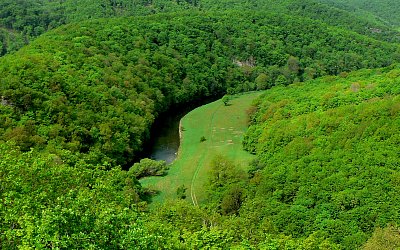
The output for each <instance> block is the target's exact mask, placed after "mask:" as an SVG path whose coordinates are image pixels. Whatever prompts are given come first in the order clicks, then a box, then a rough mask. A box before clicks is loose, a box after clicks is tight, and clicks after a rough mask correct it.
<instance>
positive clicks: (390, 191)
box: [241, 66, 400, 249]
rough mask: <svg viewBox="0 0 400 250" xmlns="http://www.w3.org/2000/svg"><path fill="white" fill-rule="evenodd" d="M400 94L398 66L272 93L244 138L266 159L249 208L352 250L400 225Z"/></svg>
mask: <svg viewBox="0 0 400 250" xmlns="http://www.w3.org/2000/svg"><path fill="white" fill-rule="evenodd" d="M399 98H400V68H399V67H398V66H396V67H394V68H387V69H382V70H363V71H359V72H354V73H350V74H349V75H343V76H342V77H325V78H321V79H319V80H316V81H311V82H306V83H304V84H298V85H292V86H289V87H286V88H277V87H275V88H273V89H271V90H269V91H268V92H267V93H266V94H265V95H264V96H263V97H261V98H260V100H259V103H258V104H257V107H258V110H257V112H256V114H255V115H254V116H253V120H252V125H251V126H250V128H249V130H248V132H247V134H246V136H245V139H244V146H245V148H247V149H248V150H249V151H251V152H254V153H255V154H256V155H257V157H258V160H257V161H255V162H254V164H253V170H252V171H251V174H252V176H253V177H252V179H251V181H250V183H251V186H252V191H251V192H250V193H252V195H251V198H249V199H248V200H247V201H246V202H245V203H244V205H243V210H241V213H243V215H244V214H245V213H257V214H258V216H260V217H263V218H265V219H266V220H268V221H270V222H271V223H272V224H273V225H274V227H276V228H277V229H278V231H280V232H284V233H285V234H291V235H297V236H298V237H301V236H307V235H310V234H321V235H324V236H326V237H328V238H330V239H332V240H333V241H334V242H336V243H340V244H341V245H342V246H343V247H344V249H356V248H357V247H359V246H360V245H361V244H362V243H363V242H364V241H365V240H366V239H367V238H368V237H369V235H370V234H371V232H372V231H373V229H374V228H375V227H377V226H380V227H385V226H386V225H387V224H388V223H394V224H399V223H400V221H399V219H398V218H399V217H398V211H399V204H400V203H399V200H400V196H399V170H400V166H399V158H400V155H399V152H400V136H399V133H398V131H399V130H400V105H399V100H400V99H399Z"/></svg>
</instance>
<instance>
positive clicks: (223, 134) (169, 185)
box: [141, 92, 261, 205]
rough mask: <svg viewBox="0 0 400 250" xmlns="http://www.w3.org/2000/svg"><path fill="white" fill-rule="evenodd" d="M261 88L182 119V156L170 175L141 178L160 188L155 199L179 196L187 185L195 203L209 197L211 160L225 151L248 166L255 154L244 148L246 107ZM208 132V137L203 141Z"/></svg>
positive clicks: (243, 166)
mask: <svg viewBox="0 0 400 250" xmlns="http://www.w3.org/2000/svg"><path fill="white" fill-rule="evenodd" d="M260 94H261V93H260V92H253V93H247V94H243V95H236V96H233V98H232V100H231V101H230V102H229V103H230V105H229V106H225V105H224V104H223V102H222V101H221V100H218V101H215V102H212V103H209V104H207V105H204V106H201V107H199V108H197V109H195V110H193V111H191V112H190V113H188V114H187V115H186V116H185V117H183V118H182V120H181V131H182V138H181V146H180V149H179V153H178V158H177V159H176V160H175V161H174V162H173V163H172V164H171V166H170V170H169V172H168V175H167V176H164V177H149V178H145V179H143V180H141V183H142V184H143V186H144V187H147V188H150V189H155V190H158V191H160V194H158V195H157V196H155V197H154V198H153V201H154V202H155V203H157V202H163V201H165V200H168V199H176V198H177V195H176V190H177V188H178V187H179V186H182V185H184V186H185V187H186V188H187V192H186V194H187V198H186V199H187V200H188V201H190V202H192V203H193V204H195V205H198V203H201V202H202V201H203V200H204V199H205V189H206V187H205V186H206V183H207V175H208V172H209V170H210V169H209V165H210V164H209V163H210V162H211V160H212V159H213V158H214V157H215V156H216V155H219V154H221V155H224V156H226V157H227V158H228V159H230V160H232V161H234V162H235V163H236V164H237V165H238V166H239V167H242V168H246V167H247V165H248V162H249V161H250V160H251V159H252V158H253V156H252V155H251V154H249V153H247V152H246V151H244V150H243V148H242V143H241V142H242V138H243V133H244V132H245V130H246V128H247V113H246V110H247V109H248V108H249V107H250V106H251V103H252V101H253V100H254V98H256V97H257V96H259V95H260ZM202 136H204V137H205V138H206V140H205V141H204V142H200V138H201V137H202Z"/></svg>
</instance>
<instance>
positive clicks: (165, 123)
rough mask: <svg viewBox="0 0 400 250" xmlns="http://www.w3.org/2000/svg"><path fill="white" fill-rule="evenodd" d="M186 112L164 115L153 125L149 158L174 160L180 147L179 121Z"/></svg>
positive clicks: (168, 162) (169, 161)
mask: <svg viewBox="0 0 400 250" xmlns="http://www.w3.org/2000/svg"><path fill="white" fill-rule="evenodd" d="M185 114H186V112H179V113H177V114H171V115H163V116H162V117H160V118H159V119H158V120H157V121H156V122H155V124H154V125H153V127H152V131H151V137H152V139H151V140H150V142H149V148H148V152H149V154H148V156H147V157H148V158H150V159H153V160H164V161H166V162H167V164H170V163H171V162H173V161H174V160H175V158H176V156H177V153H178V149H179V143H180V138H179V122H180V119H181V118H182V117H183V116H184V115H185Z"/></svg>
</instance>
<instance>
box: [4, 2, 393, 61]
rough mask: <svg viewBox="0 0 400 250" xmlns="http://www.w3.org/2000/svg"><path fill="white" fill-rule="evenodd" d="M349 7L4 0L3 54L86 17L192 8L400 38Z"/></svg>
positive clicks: (329, 4)
mask: <svg viewBox="0 0 400 250" xmlns="http://www.w3.org/2000/svg"><path fill="white" fill-rule="evenodd" d="M336 2H338V1H336ZM336 2H335V3H336ZM354 2H356V1H354ZM325 3H327V4H325ZM373 5H374V4H373ZM375 5H376V4H375ZM381 5H382V4H381ZM349 6H350V5H344V4H339V5H338V4H332V1H331V0H306V1H304V0H303V1H300V0H285V1H277V0H265V1H251V2H249V1H244V0H221V1H209V0H193V1H192V0H182V1H181V0H157V1H155V0H154V1H153V0H149V1H145V0H143V1H128V0H113V1H107V0H101V1H92V0H79V1H77V0H63V1H61V0H57V1H50V0H40V1H37V0H24V1H21V0H20V1H14V0H1V1H0V56H2V55H5V54H7V53H10V52H14V51H16V50H18V49H19V48H21V47H22V46H24V45H26V44H28V43H29V41H31V40H33V39H35V38H36V37H37V36H39V35H41V34H43V33H44V32H46V31H48V30H51V29H54V28H56V27H58V26H60V25H63V24H67V23H71V22H79V21H84V20H88V19H98V18H110V17H121V16H124V17H128V16H145V15H152V14H155V13H165V12H181V11H184V10H188V9H191V10H195V11H196V10H204V11H210V10H212V11H226V10H237V11H241V10H243V9H246V10H253V11H260V10H262V11H266V12H279V13H285V14H288V15H291V16H300V17H307V18H312V19H315V20H319V21H321V22H324V23H327V24H329V25H334V26H339V27H344V28H346V29H350V30H353V31H355V32H357V33H360V34H363V35H367V36H371V37H373V38H375V39H379V40H384V41H391V42H393V41H396V42H399V41H400V35H399V34H400V33H399V31H398V30H396V29H393V28H392V27H390V25H388V20H385V19H383V20H385V21H382V20H381V19H379V18H378V17H379V16H380V17H382V15H379V13H378V14H377V16H378V17H377V16H375V15H373V14H371V13H374V12H373V11H371V13H370V12H367V11H365V12H361V10H359V11H354V9H353V7H349ZM390 6H392V5H389V4H384V7H385V8H384V9H388V8H389V7H390ZM380 7H381V6H377V7H376V8H375V9H376V10H379V9H381V8H380ZM390 11H391V12H390V13H389V14H390V16H396V15H395V14H397V13H399V10H398V9H396V8H394V9H393V8H391V9H390ZM383 15H385V13H384V14H383ZM389 19H391V18H389ZM389 23H390V22H389Z"/></svg>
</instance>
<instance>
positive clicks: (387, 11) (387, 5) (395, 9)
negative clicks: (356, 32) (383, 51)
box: [321, 0, 400, 27]
mask: <svg viewBox="0 0 400 250" xmlns="http://www.w3.org/2000/svg"><path fill="white" fill-rule="evenodd" d="M321 1H323V2H326V3H329V4H333V5H335V6H338V7H340V8H343V9H347V10H349V11H353V12H359V11H360V9H361V10H364V11H366V12H369V13H372V14H374V15H376V16H377V17H379V18H380V19H381V20H383V21H385V22H387V23H388V24H391V25H394V26H397V27H398V26H399V25H400V16H399V13H400V6H399V3H398V2H397V1H396V0H371V1H363V0H346V1H344V0H321Z"/></svg>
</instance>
